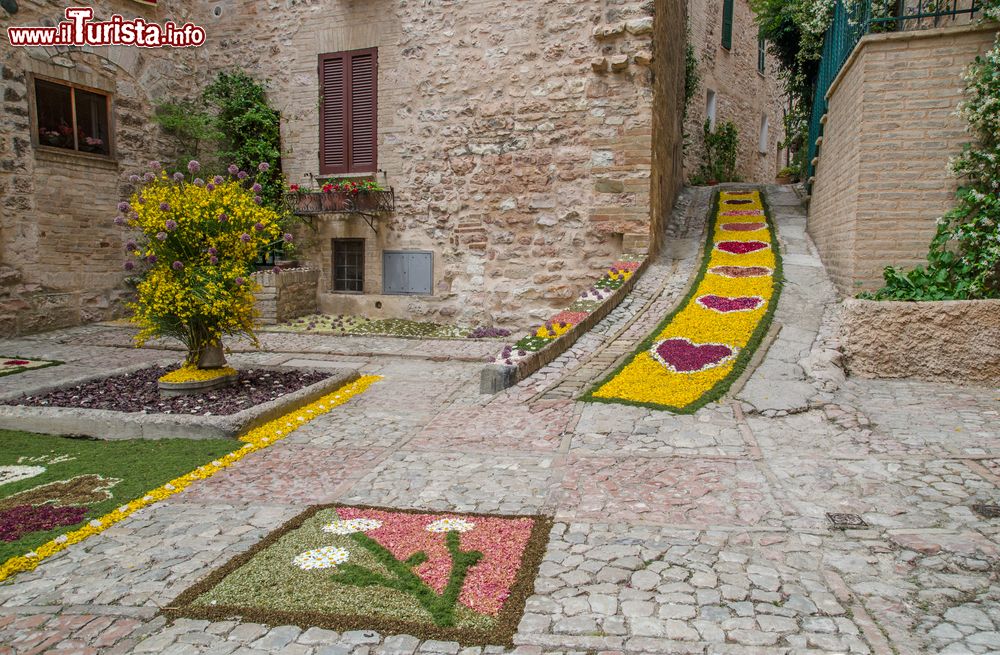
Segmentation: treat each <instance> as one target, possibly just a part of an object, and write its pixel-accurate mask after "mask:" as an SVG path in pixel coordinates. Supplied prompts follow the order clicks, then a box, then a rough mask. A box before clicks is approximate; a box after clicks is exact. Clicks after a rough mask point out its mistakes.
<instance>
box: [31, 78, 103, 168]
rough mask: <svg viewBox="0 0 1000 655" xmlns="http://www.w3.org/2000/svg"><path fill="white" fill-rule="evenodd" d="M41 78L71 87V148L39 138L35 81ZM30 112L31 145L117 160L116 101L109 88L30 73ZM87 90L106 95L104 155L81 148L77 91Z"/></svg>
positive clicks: (38, 147)
mask: <svg viewBox="0 0 1000 655" xmlns="http://www.w3.org/2000/svg"><path fill="white" fill-rule="evenodd" d="M36 80H41V81H42V82H48V83H49V84H58V85H60V86H64V87H66V88H68V89H69V93H70V94H69V103H70V111H71V112H72V116H73V149H72V150H71V149H69V148H59V147H56V146H48V145H45V144H43V143H42V142H41V140H40V139H39V127H40V125H39V122H38V98H37V97H36V96H37V91H36V86H35V81H36ZM27 82H28V85H27V86H28V113H29V114H30V130H31V145H32V147H33V148H35V149H37V150H40V151H42V152H51V153H59V154H63V155H65V154H70V155H72V156H79V157H93V158H95V159H100V160H102V161H116V154H117V145H118V144H117V140H116V139H115V127H114V126H115V114H114V107H115V105H114V101H113V94H112V93H111V92H110V91H108V90H107V89H99V88H97V87H93V86H87V85H85V84H76V83H74V82H69V81H67V80H62V79H59V78H57V77H49V76H47V75H38V74H36V73H28V78H27ZM77 89H79V90H80V91H86V92H87V93H93V94H95V95H100V96H103V97H104V100H105V103H106V105H105V108H106V111H107V117H108V154H106V155H103V154H100V153H97V152H86V151H84V150H80V143H79V140H80V139H79V128H78V125H77V123H76V91H77Z"/></svg>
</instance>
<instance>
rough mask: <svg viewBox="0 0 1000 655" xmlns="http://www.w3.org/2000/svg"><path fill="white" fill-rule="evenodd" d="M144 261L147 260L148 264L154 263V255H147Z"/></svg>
mask: <svg viewBox="0 0 1000 655" xmlns="http://www.w3.org/2000/svg"><path fill="white" fill-rule="evenodd" d="M146 261H147V262H149V263H150V264H155V263H156V255H150V256H149V257H147V258H146Z"/></svg>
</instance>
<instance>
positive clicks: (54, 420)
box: [0, 364, 360, 441]
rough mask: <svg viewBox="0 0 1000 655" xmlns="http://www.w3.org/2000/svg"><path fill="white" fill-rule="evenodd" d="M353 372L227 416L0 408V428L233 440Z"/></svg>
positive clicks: (336, 384) (100, 436) (347, 378)
mask: <svg viewBox="0 0 1000 655" xmlns="http://www.w3.org/2000/svg"><path fill="white" fill-rule="evenodd" d="M148 366H149V364H145V365H141V366H130V367H127V368H123V369H116V370H113V371H106V372H103V373H101V374H100V375H92V376H89V377H88V378H87V379H84V380H76V381H74V382H72V383H63V384H60V385H48V386H47V387H43V388H39V389H35V390H31V391H29V392H27V393H29V394H37V393H44V392H45V391H47V390H52V389H56V388H59V387H63V386H67V384H79V383H80V382H86V381H89V380H93V379H96V378H101V377H106V376H108V375H120V374H123V373H131V372H133V371H136V370H139V369H142V368H147V367H148ZM257 368H259V369H264V370H273V371H287V370H302V369H296V368H291V367H287V366H285V367H281V366H261V367H257ZM359 377H360V375H359V374H358V371H357V370H354V369H346V370H339V371H337V370H336V369H334V372H333V374H332V375H331V377H329V378H327V379H325V380H321V381H319V382H317V383H315V384H311V385H309V386H308V387H305V388H303V389H299V390H298V391H296V392H294V393H290V394H287V395H285V396H282V397H281V398H277V399H275V400H272V401H269V402H266V403H262V404H260V405H256V406H254V407H250V408H248V409H245V410H243V411H241V412H237V413H236V414H232V415H229V416H191V415H187V414H144V413H141V412H130V413H126V412H114V411H111V410H107V409H84V408H79V407H24V406H18V405H0V429H6V430H23V431H26V432H38V433H41V434H54V435H68V436H85V437H94V438H96V439H104V440H109V441H113V440H120V439H171V438H182V439H235V438H236V437H237V436H239V435H240V434H242V433H244V432H246V431H247V430H251V429H253V428H255V427H257V426H259V425H263V424H264V423H267V422H268V421H272V420H274V419H276V418H278V417H280V416H283V415H285V414H287V413H289V412H293V411H295V410H296V409H298V408H300V407H303V406H305V405H308V404H309V403H311V402H313V401H315V400H317V399H318V398H321V397H323V396H325V395H327V394H329V393H331V392H333V391H336V390H337V389H339V388H340V387H342V386H344V385H345V384H348V383H349V382H353V381H354V380H356V379H358V378H359ZM22 393H24V392H19V393H17V394H7V395H6V396H4V397H0V402H3V401H4V400H11V399H12V398H11V396H13V397H14V398H19V397H20V396H21V395H22Z"/></svg>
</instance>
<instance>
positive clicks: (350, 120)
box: [319, 48, 378, 175]
mask: <svg viewBox="0 0 1000 655" xmlns="http://www.w3.org/2000/svg"><path fill="white" fill-rule="evenodd" d="M319 82H320V84H319V86H320V121H319V144H320V152H319V172H320V174H321V175H338V174H344V173H374V172H375V171H376V170H378V157H377V132H376V130H377V119H378V49H377V48H369V49H367V50H352V51H350V52H335V53H330V54H325V55H320V56H319Z"/></svg>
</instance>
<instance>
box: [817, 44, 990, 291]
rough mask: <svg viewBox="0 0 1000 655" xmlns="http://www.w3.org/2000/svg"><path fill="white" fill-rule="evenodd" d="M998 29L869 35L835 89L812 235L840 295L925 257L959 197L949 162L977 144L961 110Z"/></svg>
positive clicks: (867, 286)
mask: <svg viewBox="0 0 1000 655" xmlns="http://www.w3.org/2000/svg"><path fill="white" fill-rule="evenodd" d="M996 29H997V28H996V26H995V25H992V26H985V27H984V26H964V27H951V28H941V29H932V30H926V31H915V32H901V33H894V34H875V35H869V36H867V37H865V38H864V39H862V41H861V43H860V44H859V45H858V47H857V49H856V50H855V51H854V53H853V55H852V56H851V58H850V59H849V60H848V62H847V64H846V65H845V67H844V69H843V70H842V71H841V73H840V75H839V77H838V78H837V80H836V81H835V82H834V85H833V86H832V87H831V89H830V93H829V95H828V99H829V110H828V112H827V118H826V125H825V127H824V136H823V141H822V145H821V147H820V155H819V161H818V165H817V168H816V179H815V184H814V185H813V190H812V198H811V201H810V206H809V234H810V235H811V236H812V238H813V240H814V241H815V242H816V245H817V247H818V248H819V251H820V254H821V256H822V258H823V263H824V264H825V265H826V267H827V270H828V271H829V273H830V276H831V278H832V279H833V281H834V283H835V284H836V285H837V289H838V290H839V291H840V293H842V294H845V295H854V294H856V293H857V292H858V291H861V290H866V289H875V288H878V287H880V286H881V285H882V269H883V268H885V266H887V265H893V266H902V267H904V268H905V267H912V266H914V265H917V264H920V263H923V262H925V261H926V256H927V248H928V245H929V244H930V240H931V238H932V237H933V235H934V231H935V229H936V224H935V221H936V220H937V219H938V217H940V216H941V215H943V214H944V213H945V212H946V211H947V210H948V209H949V208H951V207H952V206H953V204H954V192H955V189H956V187H957V181H956V180H955V179H954V178H953V177H952V176H951V175H950V174H949V173H948V171H947V165H948V160H949V158H951V157H953V156H954V155H956V154H958V153H959V152H960V151H961V149H962V144H964V143H965V142H967V141H968V134H967V133H966V132H965V128H964V122H963V120H962V118H961V117H959V116H957V115H956V113H955V110H956V108H957V106H958V103H959V102H960V101H961V100H962V99H963V92H964V83H963V81H962V73H963V71H964V70H965V69H966V67H967V66H968V65H969V63H970V62H971V61H972V60H973V59H974V58H975V57H976V56H977V55H978V54H980V53H983V52H985V51H986V50H987V49H988V48H989V47H990V45H991V44H992V43H993V39H994V37H995V36H996Z"/></svg>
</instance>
